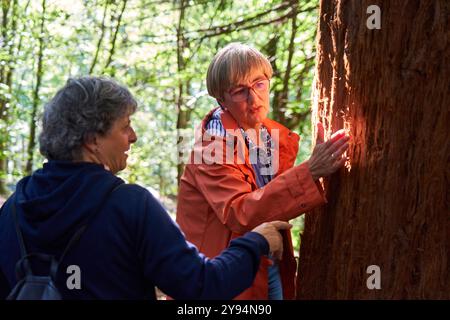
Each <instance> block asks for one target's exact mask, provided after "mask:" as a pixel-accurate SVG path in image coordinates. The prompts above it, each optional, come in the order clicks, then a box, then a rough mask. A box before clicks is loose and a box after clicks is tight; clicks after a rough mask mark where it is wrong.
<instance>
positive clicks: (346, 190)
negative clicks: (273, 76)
mask: <svg viewBox="0 0 450 320" xmlns="http://www.w3.org/2000/svg"><path fill="white" fill-rule="evenodd" d="M370 5H377V6H378V7H379V8H380V13H381V20H380V21H381V28H380V29H369V27H368V25H369V26H370V25H371V24H370V23H369V24H368V23H366V22H367V19H369V20H370V19H372V18H373V16H372V13H373V11H370V8H369V11H370V13H367V10H368V9H367V8H368V7H369V6H370ZM448 7H449V3H448V1H446V0H409V1H406V0H405V1H403V0H402V1H374V0H370V1H367V0H353V1H337V0H335V1H330V0H322V1H321V6H320V21H319V31H318V38H317V58H316V59H317V60H316V76H315V84H314V92H313V117H312V120H313V126H314V127H315V125H316V123H317V122H319V121H321V122H322V123H323V124H324V126H325V129H326V132H327V133H328V135H329V134H331V132H335V131H336V130H338V129H341V128H345V129H347V131H348V132H349V133H350V134H351V136H352V140H351V143H350V147H349V151H348V156H349V161H348V163H347V165H346V168H344V169H342V170H340V171H339V172H338V173H336V174H334V175H333V176H331V177H330V178H328V179H326V180H325V181H323V184H324V188H325V192H326V197H327V199H328V203H327V204H326V205H325V206H324V207H322V208H320V209H317V210H315V211H314V212H310V213H307V215H306V220H305V231H304V234H303V236H302V241H301V248H300V263H299V273H298V279H297V298H298V299H311V298H314V299H416V298H427V299H429V298H433V299H444V298H445V299H449V298H450V276H449V274H450V266H449V252H450V214H449V208H448V178H449V172H448V163H449V152H448V151H449V150H448V135H449V133H448V123H449V119H448V115H449V106H450V99H449V79H448V77H449V74H450V72H449V65H450V61H449V50H448V39H449V31H448V30H450V28H449V24H448V16H449V15H448V13H449V11H448V9H449V8H448ZM371 16H372V18H371ZM375 18H376V17H375ZM371 22H373V21H372V20H371ZM371 265H376V266H378V267H379V268H380V274H379V275H380V281H381V282H380V284H381V288H380V289H376V288H375V289H369V287H370V286H368V283H367V282H368V278H369V277H371V273H367V270H368V269H367V268H368V267H369V266H371ZM369 282H370V279H369Z"/></svg>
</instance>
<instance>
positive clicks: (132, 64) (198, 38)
mask: <svg viewBox="0 0 450 320" xmlns="http://www.w3.org/2000/svg"><path fill="white" fill-rule="evenodd" d="M1 6H2V7H1V9H2V10H1V13H0V19H1V20H0V24H1V31H0V195H3V197H7V196H8V195H9V194H11V192H12V191H13V190H14V188H15V184H16V183H17V181H18V180H19V179H20V178H21V177H22V176H24V175H28V174H30V173H31V172H32V171H33V170H35V169H37V168H39V167H40V166H41V164H42V162H43V161H44V159H43V157H42V156H41V155H40V154H39V147H38V143H37V137H38V134H39V130H40V127H39V126H40V116H41V114H42V111H43V107H44V105H45V103H46V101H48V99H49V98H50V97H51V96H52V95H54V94H55V92H56V90H57V89H58V88H60V87H61V86H63V85H64V83H65V81H66V80H67V79H68V78H69V77H77V76H82V75H88V74H91V75H105V76H110V77H114V78H115V79H116V80H117V81H118V82H120V83H122V84H124V85H126V86H128V87H129V88H130V90H131V91H132V93H133V94H134V95H135V96H136V98H137V99H138V101H139V109H138V110H139V111H138V112H137V113H136V114H135V115H134V116H133V119H132V121H133V124H134V127H135V129H136V132H137V135H138V137H139V140H138V142H137V143H136V144H135V145H133V148H132V153H131V156H130V159H129V166H128V168H127V169H126V170H125V171H123V172H122V173H121V174H120V176H121V177H122V178H123V179H125V180H126V181H127V182H129V183H138V184H140V185H142V186H145V187H147V188H149V190H151V191H152V192H153V193H155V194H156V195H157V196H158V197H160V199H161V200H162V202H163V203H164V204H165V206H166V207H167V209H168V210H169V212H170V213H171V214H172V216H173V215H174V214H175V208H176V197H177V179H178V178H179V176H180V174H181V173H182V166H180V165H178V164H177V159H178V158H177V157H178V152H179V151H181V150H180V148H181V144H180V143H178V142H179V139H178V138H179V136H180V135H181V134H182V133H183V132H184V131H189V130H190V131H192V130H193V128H194V127H195V126H196V125H197V124H198V123H199V121H200V120H201V119H202V118H203V116H204V115H205V114H206V112H208V111H209V110H210V109H211V108H213V107H215V106H216V104H215V101H214V100H213V99H212V98H211V97H209V96H208V95H207V92H206V84H205V75H206V70H207V67H208V64H209V62H210V61H211V59H212V58H213V56H214V54H215V53H216V52H217V51H218V50H219V49H220V48H222V47H224V46H225V45H226V44H228V43H230V42H235V41H239V42H243V43H247V44H251V45H253V46H255V47H257V48H258V49H260V50H261V51H262V52H263V53H264V54H266V55H267V56H268V57H269V59H270V61H271V63H272V66H273V69H274V76H273V79H272V82H271V107H272V109H271V114H270V117H271V118H272V119H275V120H277V121H279V122H281V123H283V124H284V125H285V126H287V127H289V128H291V129H292V130H294V131H295V132H297V133H299V134H300V135H301V136H302V140H301V144H300V152H299V156H298V159H297V162H298V163H300V162H301V161H303V160H305V159H306V158H307V157H308V156H309V154H310V147H311V128H310V125H311V124H310V95H311V85H312V80H313V69H314V63H315V36H316V23H317V12H318V0H311V1H309V0H289V1H282V0H246V1H239V0H236V1H234V0H216V1H205V0H176V1H164V0H115V1H113V0H1ZM294 225H295V227H294V229H293V238H294V245H295V247H296V248H297V250H296V252H298V246H299V241H300V239H299V236H298V233H299V232H300V231H301V230H302V228H303V227H302V218H298V219H295V221H294Z"/></svg>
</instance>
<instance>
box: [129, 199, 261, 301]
mask: <svg viewBox="0 0 450 320" xmlns="http://www.w3.org/2000/svg"><path fill="white" fill-rule="evenodd" d="M145 202H146V208H144V209H145V214H144V215H140V216H139V219H138V220H140V221H136V224H135V228H136V229H135V230H136V234H135V236H136V239H137V243H136V248H137V253H138V257H139V259H140V260H141V261H142V264H143V270H144V276H145V278H146V279H147V281H149V283H151V284H153V285H156V286H157V287H158V288H160V289H161V290H162V291H163V292H164V293H166V294H168V295H169V296H171V297H173V298H174V299H183V300H185V299H202V300H204V299H217V300H221V299H226V300H228V299H232V298H234V297H235V296H237V295H238V294H240V293H241V292H242V291H244V290H245V289H246V288H248V287H250V286H251V284H252V282H253V280H254V277H255V275H256V273H257V271H258V268H259V263H260V257H261V255H265V254H268V251H269V244H268V243H267V241H266V239H265V238H264V237H263V236H261V235H260V234H258V233H255V232H249V233H247V234H246V235H245V236H243V237H239V238H237V239H235V240H233V241H232V242H231V244H230V246H229V247H228V248H227V249H225V250H224V251H223V252H222V253H221V254H220V255H219V256H217V257H216V258H214V259H209V258H207V257H205V256H204V255H203V254H201V253H199V252H198V250H197V248H196V247H195V246H194V245H192V244H190V243H189V242H187V241H186V240H185V238H184V236H183V234H182V233H181V231H180V229H179V228H178V226H177V225H176V223H175V222H174V221H173V220H172V219H171V218H170V217H169V215H168V214H167V213H166V211H165V210H164V208H163V207H162V206H161V205H160V204H159V202H158V201H156V200H155V199H154V198H153V197H152V196H150V194H148V199H146V201H145ZM141 212H142V211H141Z"/></svg>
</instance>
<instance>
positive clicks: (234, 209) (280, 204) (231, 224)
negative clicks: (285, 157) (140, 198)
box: [194, 162, 326, 234]
mask: <svg viewBox="0 0 450 320" xmlns="http://www.w3.org/2000/svg"><path fill="white" fill-rule="evenodd" d="M196 168H197V171H196V172H195V174H194V179H196V185H197V187H198V188H199V189H200V191H201V192H202V194H203V196H204V197H205V198H206V201H208V204H209V205H210V206H211V207H212V208H213V210H214V212H215V213H216V214H217V216H218V218H219V219H220V221H221V222H222V223H223V224H224V225H226V226H227V227H228V228H229V229H230V230H231V231H233V232H235V233H238V234H243V233H245V232H247V231H249V230H252V229H253V228H254V227H256V226H257V225H259V224H261V223H263V222H267V221H273V220H284V221H287V220H290V219H293V218H295V217H297V216H299V215H300V214H301V213H302V212H306V211H309V210H311V209H313V208H314V207H317V206H319V205H321V204H323V203H325V202H326V200H325V198H324V196H323V192H322V189H321V187H320V186H319V185H318V184H316V183H314V181H313V179H312V176H311V173H310V171H309V167H308V163H307V162H304V163H302V164H300V165H299V166H296V167H293V168H291V169H288V170H286V171H285V172H283V173H282V174H281V175H279V176H277V177H275V178H274V179H273V180H272V181H270V182H269V183H268V184H267V185H265V186H264V187H263V188H260V189H257V190H252V185H251V183H250V182H249V181H248V178H249V177H246V176H245V175H244V173H243V172H242V171H241V170H240V169H239V168H238V167H237V166H236V165H234V164H231V165H230V164H211V165H207V164H200V165H197V166H196Z"/></svg>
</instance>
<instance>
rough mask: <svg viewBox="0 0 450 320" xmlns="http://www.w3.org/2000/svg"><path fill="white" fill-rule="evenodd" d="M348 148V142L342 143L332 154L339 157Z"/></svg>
mask: <svg viewBox="0 0 450 320" xmlns="http://www.w3.org/2000/svg"><path fill="white" fill-rule="evenodd" d="M347 149H348V143H347V142H346V143H344V144H343V145H342V146H341V147H340V148H339V149H338V150H336V151H335V152H334V153H333V154H334V156H335V157H336V159H340V158H341V157H342V155H343V154H344V153H345V152H346V151H347Z"/></svg>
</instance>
